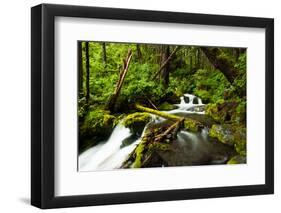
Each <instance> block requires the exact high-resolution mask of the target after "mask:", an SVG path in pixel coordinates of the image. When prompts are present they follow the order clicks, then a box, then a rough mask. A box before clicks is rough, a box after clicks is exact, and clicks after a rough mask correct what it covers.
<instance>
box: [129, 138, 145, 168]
mask: <svg viewBox="0 0 281 213" xmlns="http://www.w3.org/2000/svg"><path fill="white" fill-rule="evenodd" d="M144 147H145V144H144V143H140V144H139V145H138V146H137V148H136V149H135V156H136V157H135V161H134V163H133V164H132V168H141V166H142V157H143V151H144Z"/></svg>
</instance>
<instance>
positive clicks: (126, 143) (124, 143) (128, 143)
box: [120, 134, 138, 148]
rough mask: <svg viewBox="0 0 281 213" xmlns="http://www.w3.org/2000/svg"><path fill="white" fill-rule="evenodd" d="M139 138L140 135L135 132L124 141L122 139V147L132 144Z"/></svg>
mask: <svg viewBox="0 0 281 213" xmlns="http://www.w3.org/2000/svg"><path fill="white" fill-rule="evenodd" d="M137 139H138V136H137V135H135V134H133V135H131V136H129V137H127V138H125V139H124V140H123V141H122V144H121V146H120V148H123V147H125V146H128V145H131V144H132V143H133V142H134V141H136V140H137Z"/></svg>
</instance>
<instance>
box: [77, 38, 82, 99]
mask: <svg viewBox="0 0 281 213" xmlns="http://www.w3.org/2000/svg"><path fill="white" fill-rule="evenodd" d="M78 74H79V82H78V91H79V94H83V54H82V42H81V41H78Z"/></svg>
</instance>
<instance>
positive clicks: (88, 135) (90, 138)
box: [79, 109, 116, 151]
mask: <svg viewBox="0 0 281 213" xmlns="http://www.w3.org/2000/svg"><path fill="white" fill-rule="evenodd" d="M115 124H116V117H115V116H113V115H111V114H110V113H109V111H105V110H101V109H97V110H92V111H90V112H88V114H87V115H86V116H85V119H84V121H83V123H82V124H80V131H79V150H80V151H83V150H85V149H86V148H87V147H90V146H93V145H95V144H97V143H98V142H100V141H102V140H105V139H107V138H108V137H109V136H110V134H111V133H112V131H113V128H114V126H115Z"/></svg>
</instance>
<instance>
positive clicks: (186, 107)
mask: <svg viewBox="0 0 281 213" xmlns="http://www.w3.org/2000/svg"><path fill="white" fill-rule="evenodd" d="M203 105H204V104H203V103H202V100H201V99H200V98H198V97H196V96H194V95H191V94H184V96H182V97H181V102H180V104H176V106H178V109H175V110H171V111H167V113H171V114H174V113H190V112H191V111H190V110H191V109H192V108H193V107H195V106H203ZM193 113H198V114H204V111H203V110H202V111H199V112H193ZM152 118H153V120H152V121H151V122H159V121H163V120H164V119H162V118H161V119H158V118H157V117H156V116H155V115H152ZM121 123H122V121H121V122H120V123H119V124H118V125H117V126H116V127H115V128H114V130H113V132H112V134H111V136H110V137H109V139H108V140H107V141H106V142H101V143H99V144H98V145H96V146H93V147H92V148H90V149H88V150H86V151H85V152H83V153H82V154H80V155H79V171H95V170H110V169H116V168H120V167H121V165H122V163H123V162H124V161H125V160H126V159H127V157H128V156H129V154H130V153H131V152H132V151H133V150H134V148H135V147H136V146H137V145H138V143H139V142H140V141H141V137H140V138H138V139H137V140H135V141H134V142H133V143H132V144H130V145H128V146H125V147H123V148H121V147H122V142H123V140H124V139H126V138H128V137H130V136H131V133H130V130H129V129H128V128H126V127H124V126H123V125H122V124H121ZM146 127H147V125H146ZM146 127H145V128H144V130H143V133H142V134H144V132H145V129H146ZM198 137H201V136H198V135H196V134H194V133H189V132H186V131H181V132H179V133H178V141H179V142H181V143H182V144H184V143H185V142H186V141H187V140H188V141H190V140H191V141H192V143H193V144H195V145H196V143H197V142H198V141H199V139H198ZM205 137H206V132H205ZM195 145H194V146H195Z"/></svg>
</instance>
